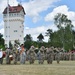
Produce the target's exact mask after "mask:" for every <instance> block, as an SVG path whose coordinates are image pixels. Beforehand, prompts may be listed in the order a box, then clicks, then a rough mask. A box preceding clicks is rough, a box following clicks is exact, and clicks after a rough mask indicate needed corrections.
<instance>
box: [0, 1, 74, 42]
mask: <svg viewBox="0 0 75 75" xmlns="http://www.w3.org/2000/svg"><path fill="white" fill-rule="evenodd" d="M18 3H21V4H22V6H23V7H24V9H25V12H26V15H25V19H24V36H25V35H26V34H31V36H32V37H33V40H37V36H38V35H39V34H40V33H42V34H43V35H44V41H48V37H46V36H45V32H46V31H47V29H53V31H56V30H57V27H56V26H55V25H54V20H53V18H54V15H56V14H57V13H63V14H65V15H67V16H68V18H69V19H70V20H71V21H72V23H73V25H75V0H9V4H10V6H15V5H18ZM6 6H7V0H0V33H2V34H4V28H3V27H4V22H3V14H2V12H3V10H4V8H5V7H6Z"/></svg>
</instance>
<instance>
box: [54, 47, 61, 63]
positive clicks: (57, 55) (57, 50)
mask: <svg viewBox="0 0 75 75" xmlns="http://www.w3.org/2000/svg"><path fill="white" fill-rule="evenodd" d="M55 49H56V61H57V64H59V62H60V50H59V49H58V48H55Z"/></svg>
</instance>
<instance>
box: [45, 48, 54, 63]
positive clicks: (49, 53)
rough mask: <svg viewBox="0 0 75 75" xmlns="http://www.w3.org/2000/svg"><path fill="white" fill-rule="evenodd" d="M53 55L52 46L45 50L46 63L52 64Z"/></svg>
mask: <svg viewBox="0 0 75 75" xmlns="http://www.w3.org/2000/svg"><path fill="white" fill-rule="evenodd" d="M53 55H54V52H53V48H48V49H47V52H46V58H47V63H48V64H52V62H53Z"/></svg>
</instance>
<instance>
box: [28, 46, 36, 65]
mask: <svg viewBox="0 0 75 75" xmlns="http://www.w3.org/2000/svg"><path fill="white" fill-rule="evenodd" d="M35 56H36V54H35V47H34V46H31V47H30V49H29V52H28V58H29V63H30V64H33V63H34V61H35Z"/></svg>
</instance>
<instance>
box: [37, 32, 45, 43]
mask: <svg viewBox="0 0 75 75" xmlns="http://www.w3.org/2000/svg"><path fill="white" fill-rule="evenodd" d="M37 39H38V41H39V42H43V39H44V36H43V35H42V33H40V34H39V36H38V37H37Z"/></svg>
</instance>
